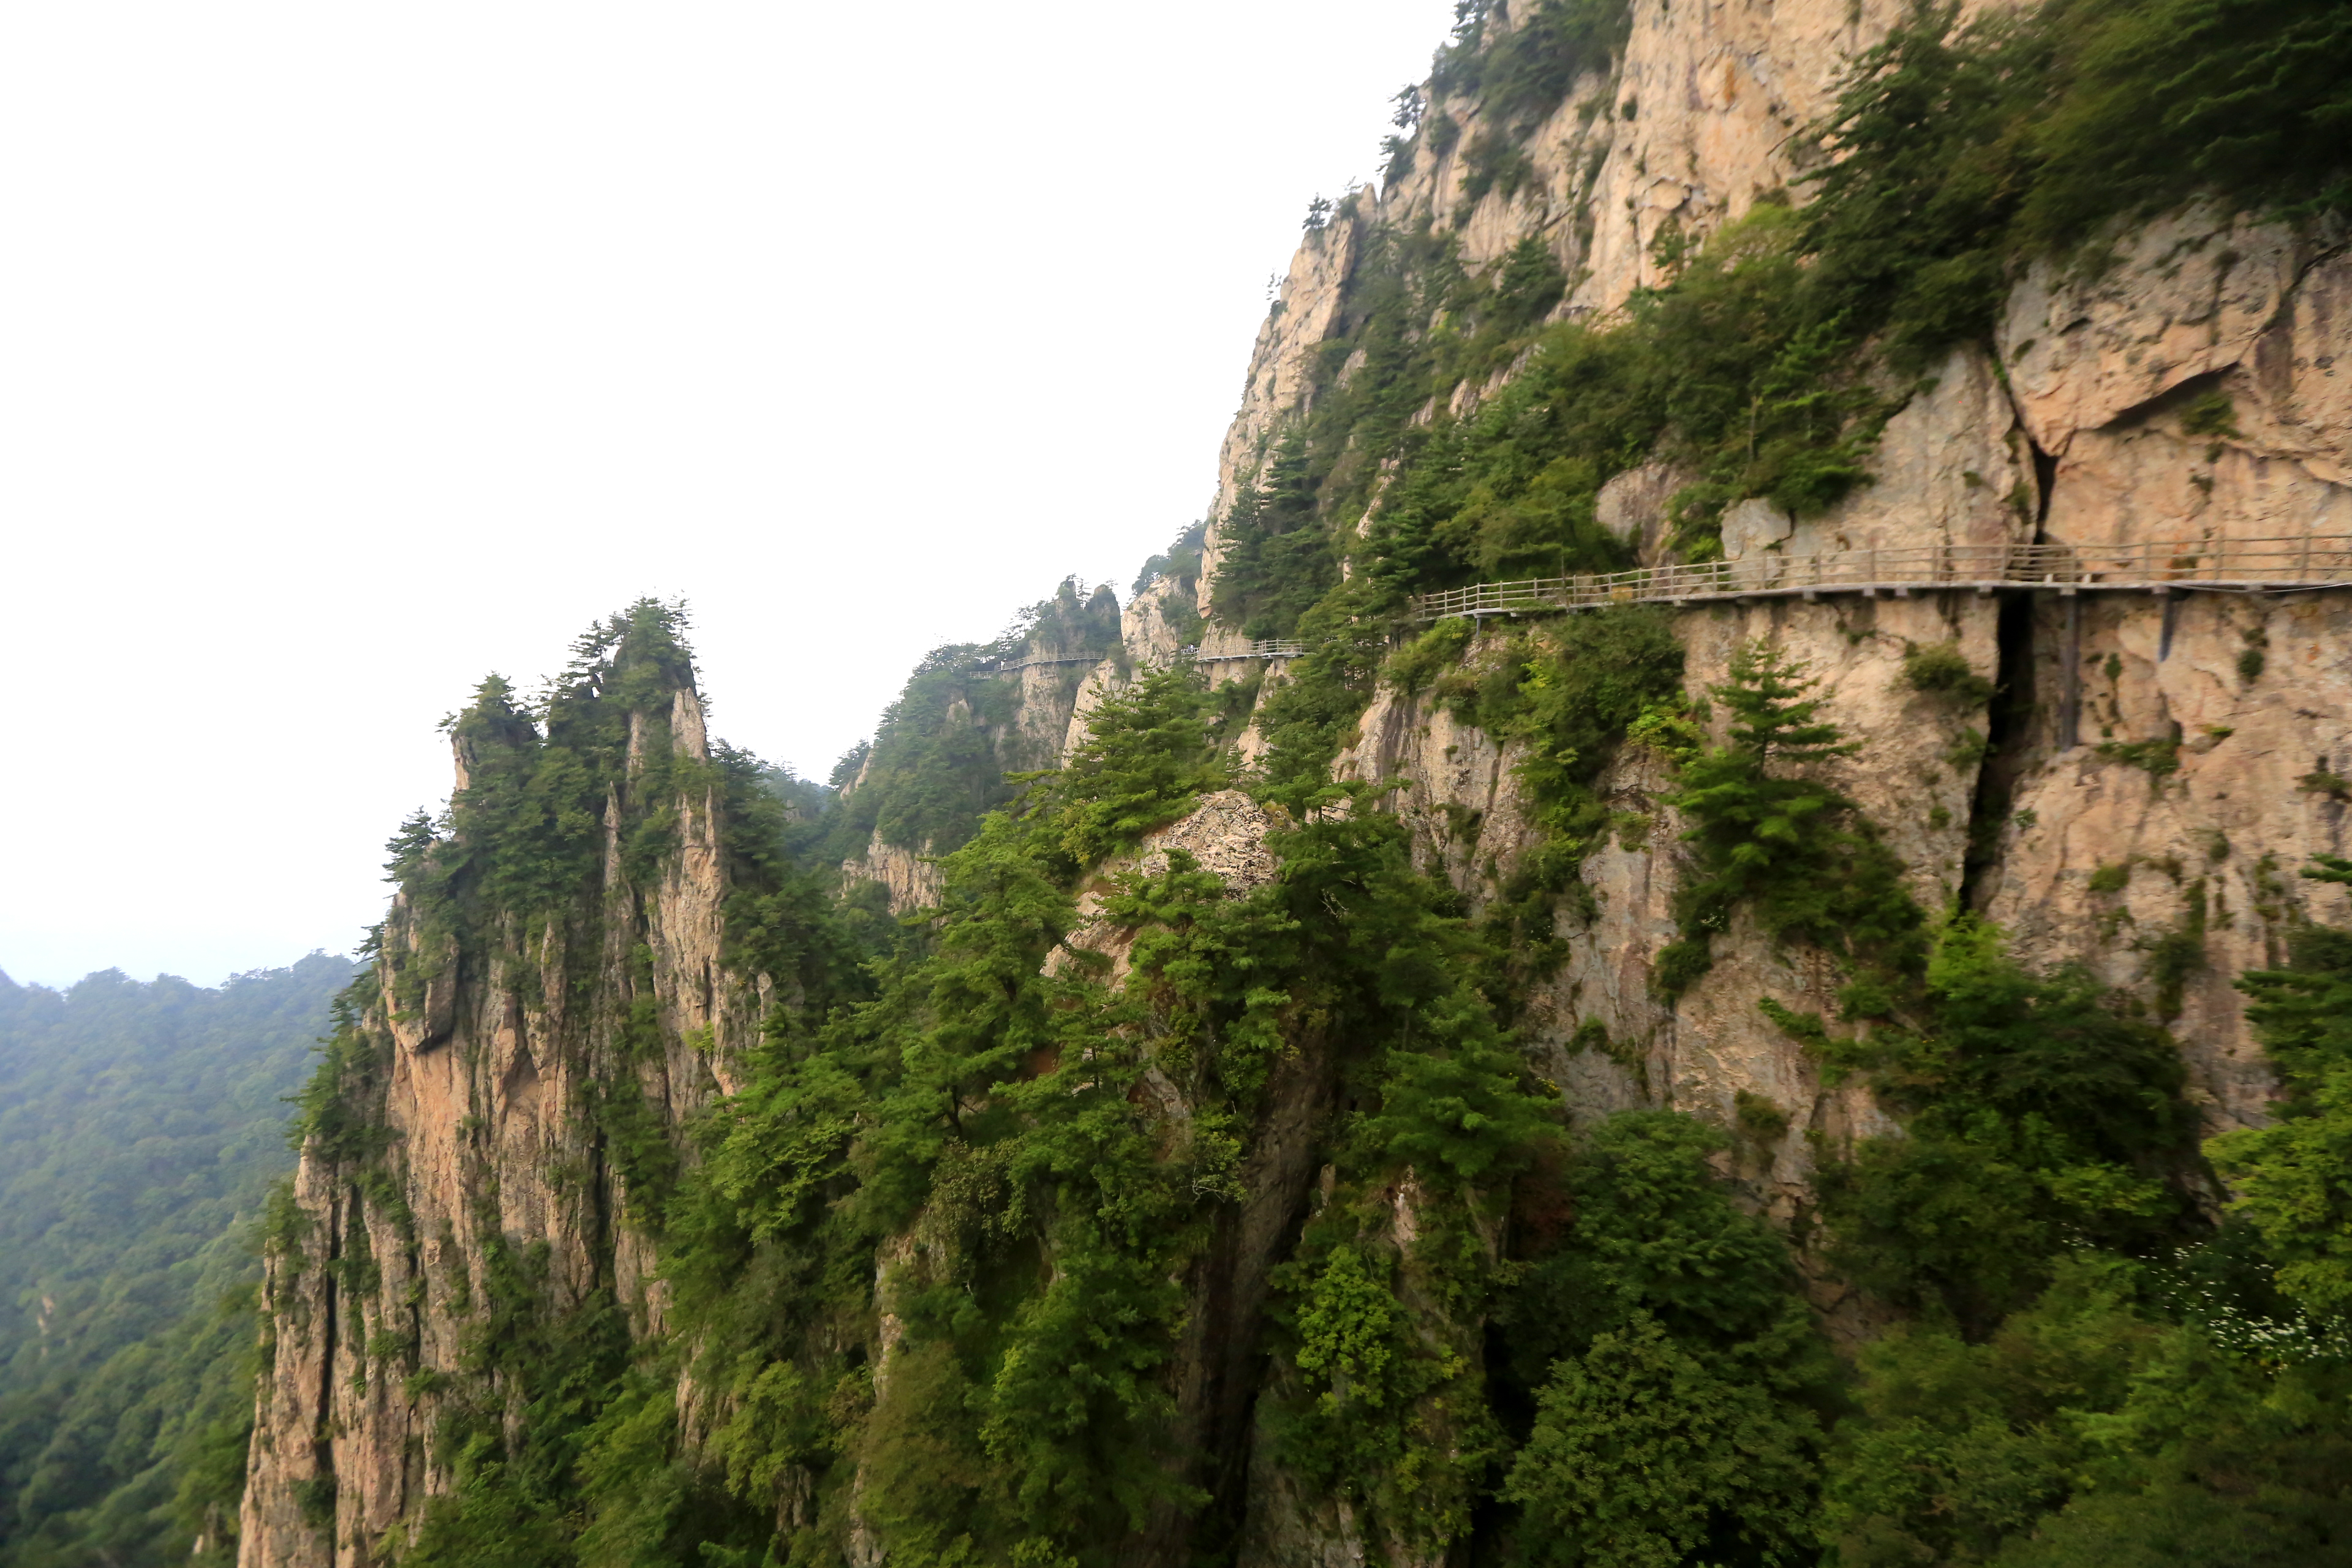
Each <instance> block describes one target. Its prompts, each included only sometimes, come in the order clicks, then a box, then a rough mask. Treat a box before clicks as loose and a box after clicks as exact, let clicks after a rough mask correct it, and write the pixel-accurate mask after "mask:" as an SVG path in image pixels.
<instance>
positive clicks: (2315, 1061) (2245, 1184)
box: [2206, 855, 2352, 1317]
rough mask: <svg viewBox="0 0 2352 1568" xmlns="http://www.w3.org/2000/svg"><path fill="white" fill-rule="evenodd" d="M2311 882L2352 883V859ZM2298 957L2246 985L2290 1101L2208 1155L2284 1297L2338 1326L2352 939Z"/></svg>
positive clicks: (2351, 1039) (2349, 1232)
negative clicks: (2270, 1120)
mask: <svg viewBox="0 0 2352 1568" xmlns="http://www.w3.org/2000/svg"><path fill="white" fill-rule="evenodd" d="M2303 875H2304V876H2305V877H2307V878H2310V879H2313V880H2315V881H2325V882H2338V883H2345V884H2352V860H2347V859H2344V858H2341V857H2338V856H2333V855H2323V856H2321V857H2319V858H2318V859H2317V860H2316V861H2315V863H2314V864H2312V865H2311V866H2308V867H2306V868H2305V869H2304V872H2303ZM2289 952H2290V955H2291V959H2292V963H2291V966H2290V967H2288V968H2286V969H2267V970H2252V971H2249V972H2248V973H2245V974H2243V975H2241V976H2240V977H2239V979H2238V988H2239V989H2240V990H2242V991H2243V992H2245V993H2246V994H2247V995H2248V996H2249V997H2251V998H2252V1004H2251V1005H2249V1006H2248V1007H2247V1009H2246V1016H2247V1018H2248V1019H2249V1021H2251V1022H2252V1024H2253V1026H2254V1032H2255V1034H2256V1036H2257V1037H2259V1038H2260V1039H2261V1040H2262V1042H2263V1048H2264V1049H2265V1050H2266V1051H2267V1052H2268V1053H2269V1055H2270V1058H2271V1060H2272V1061H2273V1063H2274V1064H2276V1066H2277V1068H2278V1070H2279V1076H2280V1079H2281V1080H2282V1081H2283V1083H2284V1087H2285V1089H2286V1090H2287V1094H2288V1099H2287V1100H2286V1103H2285V1104H2284V1106H2283V1107H2281V1112H2282V1113H2281V1115H2280V1118H2279V1120H2278V1121H2277V1122H2276V1123H2274V1124H2273V1125H2272V1126H2270V1127H2265V1128H2242V1129H2240V1130H2238V1131H2233V1132H2226V1133H2224V1134H2222V1135H2221V1137H2219V1138H2216V1139H2214V1140H2213V1141H2212V1142H2210V1143H2208V1144H2207V1145H2206V1150H2207V1152H2208V1153H2209V1154H2210V1156H2211V1157H2212V1160H2213V1163H2214V1164H2215V1165H2216V1166H2217V1167H2218V1168H2219V1169H2220V1170H2221V1173H2222V1174H2223V1175H2225V1176H2227V1177H2229V1178H2230V1180H2231V1184H2232V1185H2233V1186H2234V1187H2235V1189H2236V1193H2237V1196H2236V1198H2235V1200H2234V1205H2233V1206H2234V1207H2235V1208H2236V1210H2237V1211H2238V1212H2239V1213H2241V1214H2242V1215H2245V1216H2246V1218H2247V1219H2248V1220H2249V1221H2251V1222H2252V1225H2253V1226H2254V1227H2255V1228H2256V1229H2257V1230H2258V1231H2259V1232H2260V1233H2261V1234H2262V1237H2263V1241H2264V1242H2265V1243H2266V1244H2267V1245H2268V1247H2269V1249H2270V1252H2271V1254H2272V1256H2273V1258H2276V1259H2277V1260H2278V1265H2279V1267H2278V1283H2279V1287H2280V1289H2283V1290H2284V1291H2286V1292H2287V1294H2288V1295H2290V1296H2291V1297H2293V1298H2294V1300H2296V1301H2297V1302H2299V1303H2301V1304H2302V1305H2303V1306H2305V1308H2307V1309H2308V1310H2311V1311H2312V1312H2314V1313H2315V1314H2318V1315H2321V1316H2327V1317H2340V1316H2342V1315H2344V1314H2345V1313H2346V1312H2347V1310H2352V1243H2347V1237H2352V1179H2347V1173H2348V1172H2352V1164H2347V1161H2346V1153H2347V1150H2352V931H2343V930H2339V929H2336V928H2334V927H2329V926H2320V925H2305V926H2304V927H2303V928H2301V929H2300V930H2298V931H2295V932H2294V937H2293V939H2292V942H2291V945H2290V949H2289Z"/></svg>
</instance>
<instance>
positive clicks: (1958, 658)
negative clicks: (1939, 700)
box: [1903, 642, 1993, 705]
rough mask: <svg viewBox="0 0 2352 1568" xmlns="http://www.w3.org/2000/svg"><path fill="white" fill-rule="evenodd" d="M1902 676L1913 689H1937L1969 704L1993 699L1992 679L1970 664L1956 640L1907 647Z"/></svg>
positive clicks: (1933, 690)
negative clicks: (1979, 672) (1978, 671)
mask: <svg viewBox="0 0 2352 1568" xmlns="http://www.w3.org/2000/svg"><path fill="white" fill-rule="evenodd" d="M1903 679H1904V680H1905V681H1906V683H1907V684H1908V685H1909V686H1910V687H1911V689H1913V690H1914V691H1932V692H1938V693H1941V694H1943V695H1945V696H1948V697H1951V698H1953V699H1955V700H1958V701H1960V702H1963V703H1968V704H1971V705H1973V704H1978V703H1983V702H1990V701H1991V700H1992V695H1993V684H1992V682H1991V681H1990V680H1988V679H1985V678H1984V677H1983V676H1981V675H1979V674H1978V673H1977V672H1976V671H1975V670H1974V669H1973V668H1970V666H1969V661H1968V656H1967V655H1965V654H1963V653H1961V652H1960V645H1959V644H1958V643H1956V642H1938V643H1925V644H1917V645H1915V646H1913V647H1910V648H1909V649H1908V650H1906V652H1905V653H1904V655H1903Z"/></svg>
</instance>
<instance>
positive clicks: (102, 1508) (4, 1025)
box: [0, 954, 352, 1568]
mask: <svg viewBox="0 0 2352 1568" xmlns="http://www.w3.org/2000/svg"><path fill="white" fill-rule="evenodd" d="M351 973H352V965H351V963H349V961H347V960H343V959H335V958H330V957H327V956H326V955H324V954H313V955H311V956H310V957H309V958H307V959H304V960H302V961H301V962H300V963H296V964H294V965H293V966H291V967H290V968H288V969H282V970H271V971H264V972H258V973H252V974H245V975H238V976H236V977H235V978H233V979H232V980H230V981H229V982H228V983H227V984H225V985H223V986H220V987H218V988H216V989H209V990H207V989H202V988H199V987H197V986H194V985H191V984H187V983H186V982H185V981H182V980H175V979H172V978H170V977H168V976H166V977H163V978H159V979H157V980H155V981H153V982H152V983H144V984H142V983H139V982H134V981H131V980H129V979H127V978H126V977H124V976H123V975H122V974H121V973H117V972H115V971H111V970H110V971H107V972H104V973H98V974H93V975H90V976H89V977H88V978H87V979H85V980H83V981H81V982H80V983H79V984H76V985H74V986H72V987H71V988H69V989H68V990H66V991H64V992H62V993H60V992H55V991H50V990H47V989H45V988H43V987H40V986H20V985H17V984H14V983H13V982H10V981H8V980H6V979H5V977H0V1562H6V1563H11V1564H17V1563H22V1564H25V1565H26V1568H35V1565H39V1568H47V1565H49V1564H52V1563H55V1564H65V1563H82V1562H96V1561H100V1560H101V1559H106V1560H111V1561H114V1562H118V1563H125V1564H131V1563H164V1562H168V1561H184V1560H186V1559H187V1557H188V1555H189V1552H190V1549H191V1546H192V1544H193V1543H194V1542H195V1541H196V1539H197V1538H198V1537H199V1536H200V1535H201V1536H202V1537H203V1538H204V1539H205V1541H206V1542H208V1543H209V1545H210V1547H211V1549H212V1552H213V1555H209V1556H207V1557H206V1558H205V1561H207V1562H216V1561H223V1560H225V1559H224V1558H222V1557H221V1556H220V1555H219V1553H220V1552H222V1551H223V1550H226V1551H227V1552H234V1546H235V1542H234V1536H235V1521H236V1500H237V1496H238V1494H239V1492H240V1491H242V1489H243V1488H244V1479H245V1477H244V1451H245V1438H246V1434H247V1431H248V1430H249V1428H250V1426H251V1423H252V1414H253V1399H252V1387H251V1378H252V1375H253V1373H254V1370H255V1368H254V1360H253V1358H254V1353H255V1342H256V1335H255V1329H254V1319H253V1315H252V1305H253V1303H252V1289H251V1286H250V1280H251V1279H252V1276H253V1273H254V1268H253V1261H252V1254H251V1246H250V1243H251V1239H252V1236H253V1233H254V1232H256V1231H257V1230H258V1229H259V1228H260V1223H261V1218H262V1215H263V1212H264V1210H265V1208H266V1207H267V1206H268V1197H269V1192H270V1187H271V1184H272V1183H273V1182H274V1181H275V1180H276V1179H277V1177H278V1174H279V1173H281V1172H283V1171H284V1170H285V1169H286V1168H287V1167H288V1165H289V1164H290V1163H291V1157H290V1155H289V1153H288V1152H286V1147H285V1140H284V1137H283V1129H284V1127H285V1122H286V1117H287V1107H286V1105H285V1103H284V1101H285V1100H286V1097H287V1096H288V1095H289V1092H290V1091H291V1090H292V1089H294V1088H295V1086H296V1085H297V1084H299V1082H300V1081H301V1076H302V1070H303V1067H304V1064H305V1061H306V1058H307V1057H308V1054H309V1050H310V1045H311V1042H312V1040H313V1039H314V1037H316V1036H317V1035H318V1033H319V1030H320V1025H321V1024H322V1023H323V1022H324V1020H325V1018H326V1016H327V1003H328V998H329V997H330V996H331V994H333V993H334V992H335V991H336V990H338V989H339V988H341V986H342V985H343V984H346V983H347V982H348V981H349V980H350V978H351Z"/></svg>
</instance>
